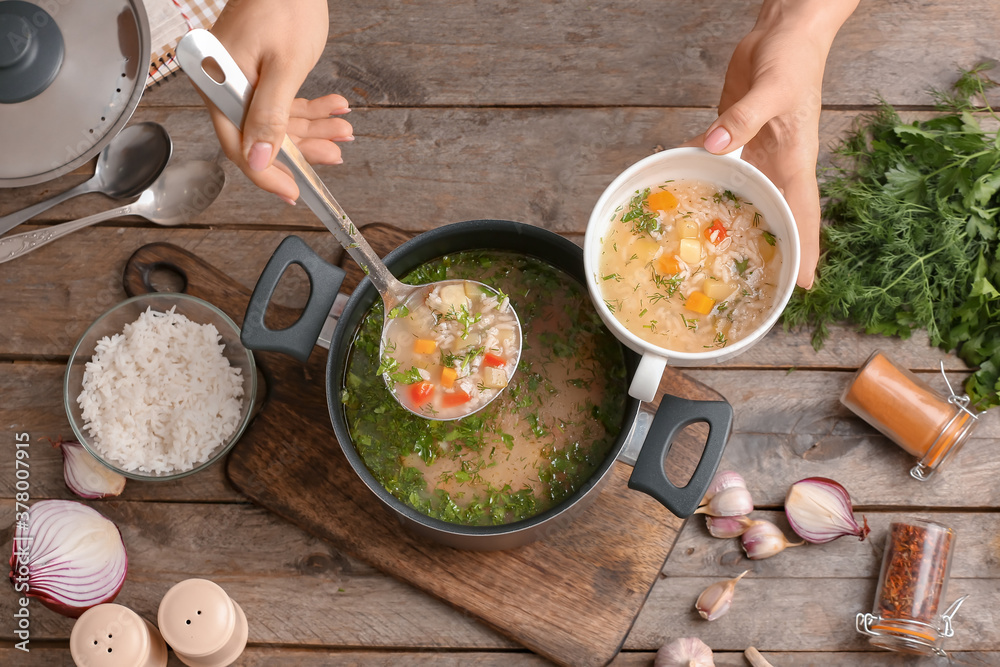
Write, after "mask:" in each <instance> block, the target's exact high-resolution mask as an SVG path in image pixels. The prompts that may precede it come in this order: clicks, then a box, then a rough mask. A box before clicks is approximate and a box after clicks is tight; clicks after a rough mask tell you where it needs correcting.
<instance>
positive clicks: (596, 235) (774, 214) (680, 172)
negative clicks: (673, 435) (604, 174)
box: [583, 148, 800, 401]
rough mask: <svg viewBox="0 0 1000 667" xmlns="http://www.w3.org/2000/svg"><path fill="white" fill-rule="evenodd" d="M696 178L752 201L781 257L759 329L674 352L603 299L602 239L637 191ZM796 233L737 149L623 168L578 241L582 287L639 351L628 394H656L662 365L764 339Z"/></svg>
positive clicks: (792, 264)
mask: <svg viewBox="0 0 1000 667" xmlns="http://www.w3.org/2000/svg"><path fill="white" fill-rule="evenodd" d="M681 179H689V180H698V181H706V182H708V183H713V184H715V185H716V186H718V187H720V188H723V189H726V190H731V191H732V192H733V193H735V194H737V195H738V196H739V197H740V198H741V199H745V200H748V201H752V202H753V204H754V206H756V207H757V209H758V210H760V212H761V214H762V215H763V216H764V219H765V220H767V223H768V225H769V226H770V228H771V230H772V232H774V233H775V234H776V235H777V236H778V237H780V238H781V239H783V240H785V241H786V243H784V244H783V250H784V252H783V261H782V263H781V269H780V271H779V274H778V289H777V292H776V293H775V298H774V304H773V305H772V307H771V310H770V312H769V313H768V315H767V317H766V318H765V319H764V321H763V322H762V323H761V324H760V326H759V327H757V328H756V329H754V330H753V331H752V332H750V333H749V334H748V335H747V336H745V337H744V338H742V339H740V340H738V341H736V342H735V343H733V344H732V345H728V346H726V347H724V348H721V349H715V348H713V349H711V350H707V351H705V352H677V351H674V350H669V349H667V348H664V347H660V346H658V345H654V344H652V343H649V342H647V341H645V340H643V339H641V338H639V337H638V336H636V335H635V334H633V333H632V332H630V331H629V330H628V329H626V328H625V327H624V326H623V325H622V324H621V323H620V322H619V321H618V320H617V318H615V316H614V314H613V313H612V312H611V310H610V309H609V308H608V307H607V305H606V304H605V303H604V297H603V295H602V293H601V285H600V278H599V274H600V256H601V246H602V238H603V237H604V235H605V233H606V232H607V230H608V227H609V226H610V225H611V222H612V220H613V218H614V217H615V212H616V209H618V207H620V206H621V205H622V204H623V203H625V202H627V201H628V200H629V199H630V198H631V197H632V196H633V195H634V194H635V192H636V190H641V189H643V188H647V187H651V186H654V185H656V184H659V183H663V182H664V181H667V180H681ZM799 256H800V249H799V233H798V229H797V228H796V226H795V218H794V217H793V216H792V211H791V209H789V208H788V204H787V203H786V202H785V198H784V197H783V196H782V195H781V193H780V192H779V191H778V188H776V187H774V184H773V183H771V181H770V180H768V178H767V177H766V176H765V175H764V174H762V173H761V172H760V171H759V170H758V169H757V168H756V167H754V166H753V165H751V164H749V163H748V162H745V161H743V160H742V159H740V157H739V154H738V153H731V154H729V155H713V154H712V153H709V152H708V151H706V150H704V149H702V148H674V149H671V150H666V151H662V152H660V153H656V154H654V155H650V156H649V157H647V158H644V159H642V160H640V161H638V162H636V163H635V164H633V165H632V166H631V167H629V168H628V169H626V170H625V171H623V172H622V173H621V174H620V175H619V176H618V177H617V178H616V179H615V180H614V181H612V183H611V185H609V186H608V187H607V189H606V190H605V191H604V193H603V194H602V195H601V198H600V199H598V200H597V204H596V205H595V206H594V210H593V212H592V213H591V214H590V221H589V222H588V223H587V234H586V237H585V239H584V242H583V263H584V268H585V270H586V273H587V289H589V290H590V297H591V299H592V300H593V302H594V306H595V307H596V308H597V312H598V313H599V314H600V316H601V319H602V320H604V323H605V324H606V325H607V326H608V328H609V329H611V331H612V333H614V335H615V336H616V337H617V338H618V340H620V341H621V342H622V343H624V344H625V345H626V346H628V347H629V348H631V349H633V350H635V351H636V352H638V353H639V354H641V355H642V361H641V362H640V363H639V368H638V370H637V371H636V374H635V377H634V379H633V380H632V385H631V386H630V387H629V394H630V395H631V396H633V397H634V398H638V399H639V400H642V401H650V400H652V399H653V397H654V396H655V395H656V389H657V387H658V386H659V383H660V378H661V377H662V376H663V370H664V368H665V367H666V365H667V364H670V365H672V366H705V365H710V364H717V363H720V362H722V361H726V360H729V359H732V358H733V357H735V356H737V355H738V354H740V353H741V352H744V351H745V350H747V349H748V348H749V347H750V346H752V345H754V344H755V343H756V342H757V341H759V340H760V339H761V338H763V337H764V336H765V335H766V334H767V332H768V331H770V329H771V327H772V326H774V323H775V322H777V321H778V317H779V316H780V315H781V311H782V310H784V308H785V304H787V303H788V299H789V298H790V297H791V296H792V291H793V290H794V289H795V280H796V277H797V276H798V273H799Z"/></svg>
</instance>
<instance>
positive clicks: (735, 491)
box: [694, 486, 753, 516]
mask: <svg viewBox="0 0 1000 667" xmlns="http://www.w3.org/2000/svg"><path fill="white" fill-rule="evenodd" d="M750 512H753V497H751V495H750V492H749V491H747V490H746V489H745V488H743V487H741V486H731V487H729V488H728V489H723V490H722V491H719V492H718V493H716V494H715V495H714V496H712V499H711V500H709V501H708V504H707V505H704V506H702V507H699V508H698V509H696V510H695V511H694V513H695V514H707V515H709V516H746V515H747V514H750Z"/></svg>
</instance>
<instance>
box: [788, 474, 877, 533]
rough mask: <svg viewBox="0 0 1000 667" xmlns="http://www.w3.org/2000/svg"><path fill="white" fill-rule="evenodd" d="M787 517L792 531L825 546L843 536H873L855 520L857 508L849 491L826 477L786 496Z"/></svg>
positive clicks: (802, 483)
mask: <svg viewBox="0 0 1000 667" xmlns="http://www.w3.org/2000/svg"><path fill="white" fill-rule="evenodd" d="M785 515H786V516H787V517H788V523H789V524H790V525H791V527H792V530H794V531H795V533H796V534H797V535H798V536H799V537H801V538H802V539H804V540H805V541H807V542H812V543H813V544H823V543H825V542H832V541H833V540H835V539H837V538H838V537H843V536H844V535H857V536H858V538H859V539H861V540H864V539H865V537H866V536H867V535H868V533H869V532H870V529H869V528H868V520H867V519H865V518H864V517H863V516H862V517H861V519H862V521H863V523H864V526H859V525H858V522H857V521H855V520H854V508H853V506H852V505H851V496H850V494H848V493H847V489H845V488H844V487H843V486H841V485H840V484H839V483H837V482H835V481H833V480H832V479H827V478H826V477H809V478H807V479H803V480H800V481H798V482H795V484H792V488H790V489H788V495H787V496H785Z"/></svg>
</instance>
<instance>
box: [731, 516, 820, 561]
mask: <svg viewBox="0 0 1000 667" xmlns="http://www.w3.org/2000/svg"><path fill="white" fill-rule="evenodd" d="M740 541H741V542H742V543H743V551H745V552H746V554H747V558H749V559H750V560H761V559H763V558H770V557H771V556H774V555H776V554H779V553H781V552H782V551H784V550H785V549H787V548H788V547H801V546H802V545H803V544H805V542H804V541H803V542H794V543H793V542H789V541H788V538H786V537H785V534H784V533H783V532H781V529H780V528H778V527H777V526H775V525H774V524H773V523H771V522H770V521H763V520H761V521H754V522H753V523H752V524H750V527H749V528H747V530H746V532H745V533H743V535H742V536H741V537H740Z"/></svg>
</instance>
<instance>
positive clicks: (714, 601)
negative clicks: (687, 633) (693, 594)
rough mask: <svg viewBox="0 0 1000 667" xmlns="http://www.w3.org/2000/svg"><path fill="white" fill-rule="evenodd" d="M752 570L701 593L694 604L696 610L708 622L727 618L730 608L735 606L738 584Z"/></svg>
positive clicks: (717, 583) (715, 584)
mask: <svg viewBox="0 0 1000 667" xmlns="http://www.w3.org/2000/svg"><path fill="white" fill-rule="evenodd" d="M749 571H750V570H743V573H742V574H740V575H739V576H738V577H735V578H733V579H727V580H726V581H719V582H716V583H714V584H712V585H711V586H709V587H708V588H706V589H705V590H703V591H702V592H701V595H699V596H698V599H697V600H696V601H695V603H694V608H695V609H697V610H698V613H699V614H700V615H701V617H702V618H704V619H705V620H706V621H714V620H715V619H717V618H719V617H721V616H725V615H726V613H728V612H729V607H730V606H732V604H733V594H734V593H735V592H736V584H737V582H739V580H740V579H742V578H743V577H745V576H746V574H747V572H749Z"/></svg>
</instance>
